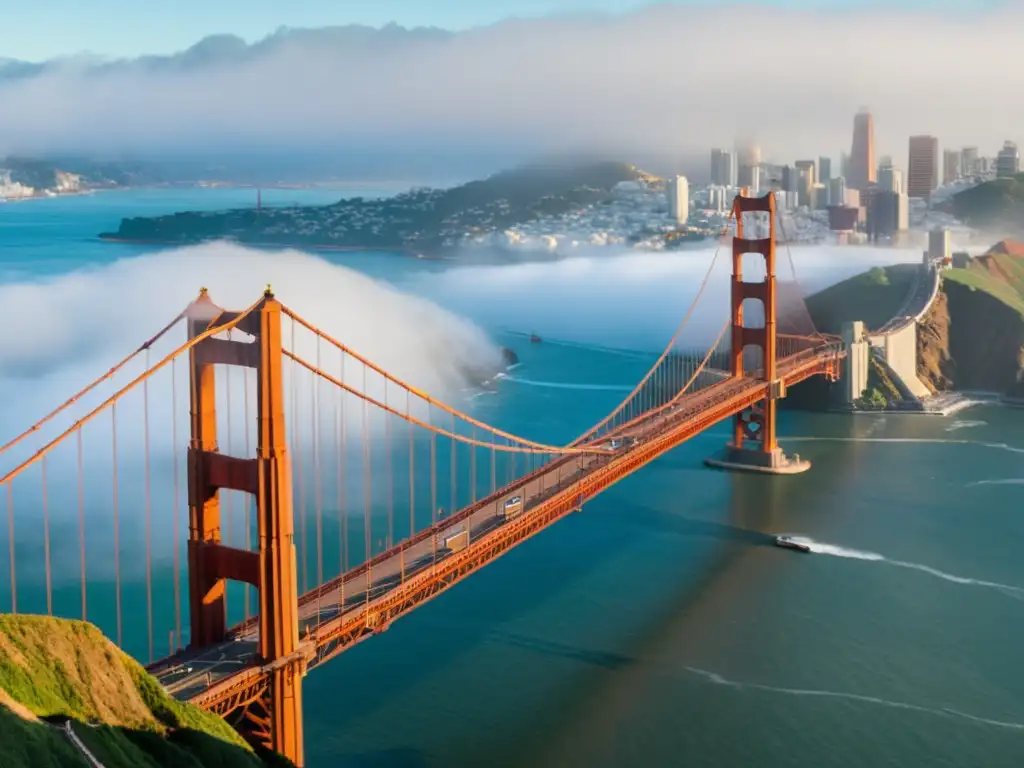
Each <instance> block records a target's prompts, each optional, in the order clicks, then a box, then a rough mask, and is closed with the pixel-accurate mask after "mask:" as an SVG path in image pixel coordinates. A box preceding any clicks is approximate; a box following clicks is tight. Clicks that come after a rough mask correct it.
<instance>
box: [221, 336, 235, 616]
mask: <svg viewBox="0 0 1024 768" xmlns="http://www.w3.org/2000/svg"><path fill="white" fill-rule="evenodd" d="M231 331H232V329H231V328H229V329H228V341H231ZM224 367H225V368H226V369H227V371H226V373H225V374H224V409H225V411H226V413H225V414H224V437H225V446H224V453H226V454H227V455H228V456H233V455H234V454H233V452H232V451H233V448H234V446H233V444H232V440H231V421H232V419H231V415H232V414H231V373H232V370H231V369H232V368H234V366H233V365H225V366H224ZM221 498H223V499H224V532H223V536H222V539H221V543H222V544H224V546H227V547H230V546H233V543H232V540H233V538H234V537H233V536H232V535H231V518H232V512H233V511H234V506H235V504H234V501H235V492H234V491H232V490H230V489H228V488H224V489H222V490H221ZM230 590H231V582H230V581H226V582H225V583H224V615H225V616H226V617H228V624H229V625H230V623H231V620H230V616H231V613H230V610H229V606H228V593H229V591H230Z"/></svg>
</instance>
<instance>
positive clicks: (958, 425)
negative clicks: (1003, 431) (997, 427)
mask: <svg viewBox="0 0 1024 768" xmlns="http://www.w3.org/2000/svg"><path fill="white" fill-rule="evenodd" d="M985 426H988V422H987V421H954V422H953V423H952V424H950V425H949V426H948V427H946V429H945V431H946V432H956V431H958V430H961V429H970V428H971V427H985Z"/></svg>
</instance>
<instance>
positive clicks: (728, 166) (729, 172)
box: [711, 149, 736, 187]
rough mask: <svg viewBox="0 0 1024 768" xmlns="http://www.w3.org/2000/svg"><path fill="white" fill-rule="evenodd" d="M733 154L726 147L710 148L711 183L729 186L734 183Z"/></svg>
mask: <svg viewBox="0 0 1024 768" xmlns="http://www.w3.org/2000/svg"><path fill="white" fill-rule="evenodd" d="M734 166H735V164H734V163H733V155H732V152H730V151H729V150H728V149H712V150H711V183H712V184H717V185H719V186H723V187H730V186H732V185H734V184H735V183H736V179H735V173H734Z"/></svg>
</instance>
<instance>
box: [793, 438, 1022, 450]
mask: <svg viewBox="0 0 1024 768" xmlns="http://www.w3.org/2000/svg"><path fill="white" fill-rule="evenodd" d="M782 439H783V440H785V441H786V442H787V443H810V442H816V443H923V444H936V445H975V446H978V447H979V448H992V449H994V450H998V451H1008V452H1010V453H1020V454H1024V447H1020V446H1016V445H1008V444H1007V443H986V442H982V441H980V440H958V439H956V438H940V437H819V436H812V435H803V436H797V437H785V438H782Z"/></svg>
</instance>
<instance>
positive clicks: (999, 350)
mask: <svg viewBox="0 0 1024 768" xmlns="http://www.w3.org/2000/svg"><path fill="white" fill-rule="evenodd" d="M917 349H918V361H917V362H918V371H919V375H920V376H921V378H922V379H926V380H927V381H928V382H930V383H931V385H932V386H933V387H934V388H935V389H936V390H938V391H943V390H949V389H961V390H963V389H982V390H989V391H994V392H1001V393H1005V394H1008V395H1010V396H1013V397H1021V396H1024V315H1021V313H1020V312H1018V311H1017V310H1016V309H1014V308H1013V307H1011V306H1010V305H1008V304H1006V303H1005V302H1003V301H1002V300H1001V299H999V298H997V297H996V296H994V295H993V294H992V293H989V292H988V291H986V290H984V289H982V288H976V287H971V286H969V285H965V284H964V283H962V282H958V281H957V280H955V279H948V278H947V279H944V280H943V283H942V293H941V294H940V295H939V297H938V299H937V300H936V301H935V303H934V304H933V305H932V308H931V310H930V311H929V313H928V314H927V315H926V316H925V318H924V319H923V321H922V323H921V325H920V326H919V327H918V334H917Z"/></svg>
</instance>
